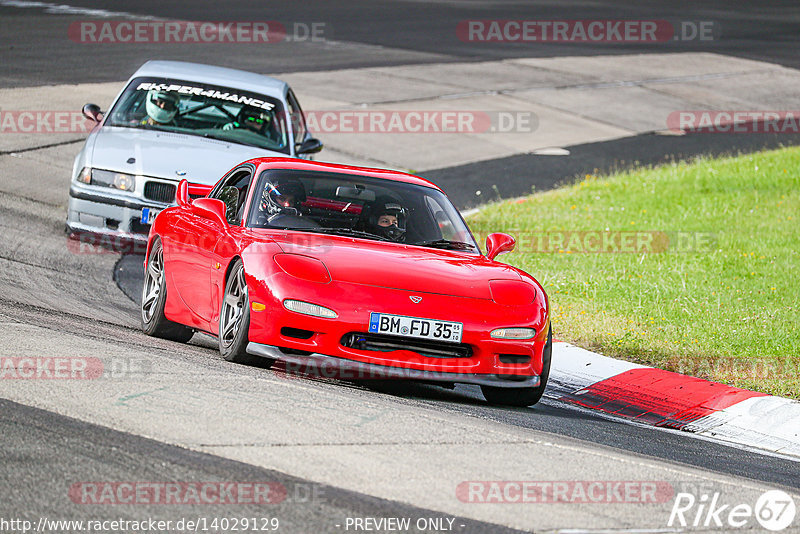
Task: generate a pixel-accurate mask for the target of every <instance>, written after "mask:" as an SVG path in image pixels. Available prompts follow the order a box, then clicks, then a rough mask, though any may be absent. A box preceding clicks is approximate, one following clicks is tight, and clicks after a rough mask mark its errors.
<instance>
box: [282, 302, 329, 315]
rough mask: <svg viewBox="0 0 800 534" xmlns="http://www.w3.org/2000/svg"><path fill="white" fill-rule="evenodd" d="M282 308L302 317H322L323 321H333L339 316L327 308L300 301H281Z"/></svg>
mask: <svg viewBox="0 0 800 534" xmlns="http://www.w3.org/2000/svg"><path fill="white" fill-rule="evenodd" d="M283 307H284V308H286V309H287V310H289V311H293V312H296V313H302V314H303V315H311V316H313V317H324V318H325V319H335V318H336V317H338V316H339V314H337V313H336V312H335V311H333V310H331V309H329V308H326V307H324V306H320V305H319V304H311V303H310V302H303V301H302V300H292V299H286V300H284V301H283Z"/></svg>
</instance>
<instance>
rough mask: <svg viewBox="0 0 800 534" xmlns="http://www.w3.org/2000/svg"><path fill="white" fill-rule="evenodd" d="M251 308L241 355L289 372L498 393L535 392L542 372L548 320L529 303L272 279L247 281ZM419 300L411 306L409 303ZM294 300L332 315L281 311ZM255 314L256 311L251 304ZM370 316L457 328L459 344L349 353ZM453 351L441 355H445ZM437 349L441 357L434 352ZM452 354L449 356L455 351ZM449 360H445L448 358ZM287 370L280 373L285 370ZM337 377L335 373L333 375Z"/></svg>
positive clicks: (397, 345)
mask: <svg viewBox="0 0 800 534" xmlns="http://www.w3.org/2000/svg"><path fill="white" fill-rule="evenodd" d="M248 286H249V288H250V302H251V305H252V304H253V303H258V304H264V307H263V308H264V309H263V311H256V310H253V309H252V308H251V313H250V317H251V318H250V330H249V339H250V344H249V346H248V352H249V353H251V354H254V355H259V356H264V357H267V358H272V359H277V360H282V361H285V362H288V363H290V364H291V365H292V366H293V367H292V368H297V366H309V367H311V366H318V367H322V368H323V369H326V373H332V374H335V375H336V376H338V377H340V378H401V379H403V378H405V379H409V380H431V381H444V382H454V383H455V382H457V383H472V384H481V385H493V386H504V387H535V386H537V385H539V375H540V374H541V372H542V356H543V351H544V346H545V344H546V342H547V334H548V332H547V328H548V325H549V317H548V313H547V310H546V309H544V308H543V307H542V306H541V305H539V304H538V301H537V302H534V303H531V304H530V305H526V306H503V305H500V304H497V303H495V302H493V301H491V300H487V299H477V298H466V297H453V296H447V295H438V294H432V293H414V292H410V291H405V290H399V289H391V288H386V287H379V286H373V285H362V284H352V283H344V282H336V281H333V282H330V283H328V284H320V283H314V282H305V281H302V280H298V279H297V278H294V277H291V276H289V275H287V274H284V273H272V274H271V276H269V280H268V283H266V282H262V281H259V280H258V279H256V278H249V279H248ZM411 296H415V297H418V296H419V297H422V301H421V302H419V303H415V302H413V301H412V300H411V299H410V298H409V297H411ZM285 299H296V300H301V301H305V302H310V303H313V304H318V305H320V306H325V307H326V308H330V309H332V310H334V311H335V312H336V313H337V314H338V317H336V318H335V319H326V318H319V317H313V316H308V315H303V314H299V313H296V312H293V311H289V310H287V309H286V308H285V307H284V306H283V301H284V300H285ZM257 308H261V307H260V306H257ZM370 312H381V313H389V314H396V315H405V316H411V317H420V318H425V319H437V320H444V321H456V322H460V323H463V325H464V328H463V335H462V340H461V344H460V345H458V346H457V347H456V346H455V345H454V344H448V343H445V342H441V343H440V344H439V346H437V347H436V350H434V351H433V352H435V353H437V354H436V355H435V356H433V355H430V354H429V352H430V351H426V350H419V347H418V346H416V344H417V342H418V340H412V339H407V338H404V337H396V339H395V338H394V337H393V338H392V339H390V340H389V341H393V342H394V343H390V344H389V346H388V347H386V346H382V348H381V349H379V350H376V349H375V348H374V344H367V345H370V346H371V347H372V350H362V349H361V348H356V347H357V346H359V345H358V344H357V343H352V340H353V339H354V338H359V339H360V338H362V337H364V336H369V335H370V334H369V333H368V329H369V318H370ZM502 327H530V328H535V329H536V336H535V338H534V339H530V340H500V339H494V338H492V337H490V335H489V332H491V331H492V330H494V329H496V328H502ZM451 347H452V348H454V350H453V354H452V355H448V354H447V352H448V349H449V348H451ZM440 349H441V352H438V351H439V350H440ZM456 349H457V350H456ZM451 356H452V357H451ZM287 368H288V367H287ZM337 370H340V371H341V372H340V373H338V374H336V371H337Z"/></svg>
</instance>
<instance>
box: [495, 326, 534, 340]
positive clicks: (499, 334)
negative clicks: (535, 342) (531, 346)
mask: <svg viewBox="0 0 800 534" xmlns="http://www.w3.org/2000/svg"><path fill="white" fill-rule="evenodd" d="M489 335H490V336H492V337H493V338H495V339H533V338H534V337H536V329H535V328H497V329H495V330H492V331H491V332H490V333H489Z"/></svg>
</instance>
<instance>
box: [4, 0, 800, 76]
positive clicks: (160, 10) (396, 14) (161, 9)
mask: <svg viewBox="0 0 800 534" xmlns="http://www.w3.org/2000/svg"><path fill="white" fill-rule="evenodd" d="M55 3H56V4H57V3H58V2H55ZM66 3H67V4H68V5H71V6H83V7H86V8H91V9H106V10H111V11H124V12H128V13H131V14H132V17H131V18H132V19H135V18H136V16H151V17H161V18H168V19H180V20H208V21H247V20H259V21H263V20H266V21H278V22H280V23H282V24H283V25H284V26H287V27H292V26H293V25H294V24H295V23H299V24H310V23H313V22H322V23H324V24H325V29H326V32H327V33H325V38H326V39H328V40H332V41H334V42H332V43H330V44H329V45H325V46H318V44H319V43H310V42H288V43H287V42H282V43H277V44H272V45H269V46H270V48H268V49H267V50H266V51H265V49H264V46H263V45H254V46H248V45H231V44H222V45H214V44H204V45H201V46H196V45H191V44H189V45H175V46H172V45H170V46H169V47H168V48H165V47H164V46H163V45H157V44H136V45H122V44H120V45H112V46H100V47H98V46H97V45H91V44H82V43H72V42H69V41H66V40H65V38H64V37H65V35H66V33H67V28H68V26H69V24H70V23H71V22H75V21H82V20H101V19H99V17H96V16H91V15H87V14H76V15H71V16H70V15H52V14H48V13H47V12H46V11H45V10H44V9H34V8H29V9H21V8H15V7H4V6H2V3H0V50H2V51H3V63H4V65H3V69H2V73H1V74H0V84H1V85H3V86H29V85H39V84H53V83H75V82H76V81H77V80H76V78H79V79H80V80H81V81H82V82H94V81H116V80H122V79H125V78H127V77H128V76H129V75H130V73H131V72H133V71H134V70H135V69H136V68H137V67H138V66H139V65H141V64H142V63H143V62H144V61H145V60H147V59H152V58H163V59H180V60H187V61H192V60H197V61H201V62H202V61H207V60H208V59H209V58H210V57H214V58H218V60H219V61H220V62H222V63H223V64H224V65H227V66H231V67H236V68H244V69H249V70H254V71H256V72H263V73H269V72H289V71H307V70H331V69H341V68H346V67H368V66H387V65H400V64H412V63H427V62H448V61H453V62H456V61H459V62H461V61H480V60H492V59H500V58H511V57H558V56H586V55H598V54H602V55H605V54H633V53H648V52H659V53H664V52H687V51H703V52H715V53H720V54H728V55H733V56H738V57H743V58H749V59H757V60H763V61H769V62H772V63H779V64H782V65H786V66H790V67H795V68H797V67H800V57H798V54H797V34H798V28H800V5H798V4H797V2H793V1H792V0H784V1H766V2H762V1H758V0H749V1H738V2H735V4H733V3H731V2H726V1H724V0H712V1H707V2H692V1H680V2H659V1H657V0H650V1H639V0H620V1H609V0H606V1H598V2H587V1H573V2H530V1H526V0H516V1H498V2H471V1H442V0H439V1H417V0H401V1H386V0H362V1H356V2H352V1H351V2H330V1H327V0H311V1H305V2H276V1H266V2H254V1H249V2H248V1H240V0H239V1H237V0H234V1H226V2H218V1H210V0H202V1H191V2H188V1H174V2H163V1H157V0H131V1H126V2H100V1H87V0H76V1H74V2H66ZM472 19H513V20H516V19H526V20H527V19H535V20H586V19H600V20H609V19H610V20H620V19H622V20H666V21H669V22H670V23H673V24H676V23H677V24H680V23H681V22H683V21H688V22H692V21H711V22H713V23H714V24H715V28H716V29H715V30H714V36H715V39H714V40H713V41H680V40H676V41H667V42H663V43H640V44H639V43H625V44H620V43H611V44H582V43H527V44H524V43H475V42H469V43H465V42H462V41H461V40H459V39H458V36H457V33H456V27H457V25H458V23H459V22H461V21H465V20H472ZM65 41H66V42H65Z"/></svg>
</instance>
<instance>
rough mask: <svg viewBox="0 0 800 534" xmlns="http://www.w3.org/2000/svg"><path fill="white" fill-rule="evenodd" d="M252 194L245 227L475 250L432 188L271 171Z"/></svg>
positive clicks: (351, 176) (454, 213) (341, 175)
mask: <svg viewBox="0 0 800 534" xmlns="http://www.w3.org/2000/svg"><path fill="white" fill-rule="evenodd" d="M253 195H254V196H253V201H252V203H251V207H250V215H249V219H248V226H250V227H255V228H282V229H290V230H298V231H305V232H316V233H325V234H337V235H344V236H350V237H359V238H363V239H373V240H379V241H393V242H396V243H403V244H406V245H419V246H427V247H433V248H442V249H449V250H462V251H466V252H473V253H476V254H477V253H479V249H478V246H477V245H476V243H475V240H474V239H473V237H472V234H471V233H470V231H469V228H468V227H467V225H466V224H465V223H464V220H463V219H462V218H461V215H460V214H459V213H458V210H456V208H455V207H454V206H453V205H452V204H451V203H450V201H449V200H448V199H447V197H446V196H445V194H444V193H442V192H441V191H439V190H438V189H434V188H432V187H426V186H421V185H416V184H409V183H404V182H399V181H393V180H382V179H378V178H371V177H367V176H360V175H355V174H346V173H333V172H321V171H298V170H283V169H274V170H268V171H264V172H263V173H262V174H261V176H259V178H258V181H257V183H256V189H255V191H254V193H253ZM231 197H232V198H235V197H236V195H231ZM232 208H233V206H232Z"/></svg>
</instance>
